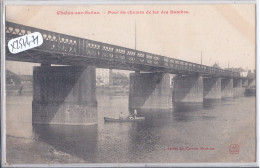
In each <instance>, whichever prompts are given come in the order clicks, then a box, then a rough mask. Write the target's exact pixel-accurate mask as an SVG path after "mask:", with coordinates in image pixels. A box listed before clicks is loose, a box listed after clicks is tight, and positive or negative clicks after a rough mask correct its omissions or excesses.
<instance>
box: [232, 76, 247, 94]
mask: <svg viewBox="0 0 260 168" xmlns="http://www.w3.org/2000/svg"><path fill="white" fill-rule="evenodd" d="M242 86H243V82H242V79H233V89H234V97H241V96H243V95H244V93H245V89H244V88H243V87H242Z"/></svg>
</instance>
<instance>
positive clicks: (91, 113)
mask: <svg viewBox="0 0 260 168" xmlns="http://www.w3.org/2000/svg"><path fill="white" fill-rule="evenodd" d="M32 122H33V123H39V124H65V125H92V124H97V100H96V71H95V67H91V66H89V67H74V66H39V67H34V69H33V102H32Z"/></svg>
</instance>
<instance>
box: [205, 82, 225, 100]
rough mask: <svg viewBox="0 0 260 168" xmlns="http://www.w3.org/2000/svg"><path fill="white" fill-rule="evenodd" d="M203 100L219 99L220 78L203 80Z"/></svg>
mask: <svg viewBox="0 0 260 168" xmlns="http://www.w3.org/2000/svg"><path fill="white" fill-rule="evenodd" d="M203 96H204V99H221V78H204V79H203Z"/></svg>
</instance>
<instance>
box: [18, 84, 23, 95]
mask: <svg viewBox="0 0 260 168" xmlns="http://www.w3.org/2000/svg"><path fill="white" fill-rule="evenodd" d="M18 93H19V95H22V94H23V86H21V87H20V88H19V90H18Z"/></svg>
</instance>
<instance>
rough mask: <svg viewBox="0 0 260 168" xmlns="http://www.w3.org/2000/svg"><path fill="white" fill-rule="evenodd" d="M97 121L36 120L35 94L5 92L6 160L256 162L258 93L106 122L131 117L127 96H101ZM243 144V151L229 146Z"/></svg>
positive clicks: (11, 162) (25, 161) (22, 161)
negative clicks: (65, 123) (46, 122)
mask: <svg viewBox="0 0 260 168" xmlns="http://www.w3.org/2000/svg"><path fill="white" fill-rule="evenodd" d="M97 101H98V124H97V125H94V126H62V125H37V124H36V125H34V124H32V107H31V106H32V104H31V103H32V96H31V95H22V96H20V95H12V96H11V95H10V96H7V104H6V114H7V115H6V116H7V162H8V163H9V164H34V163H41V164H56V163H58V164H61V163H62V164H67V163H188V162H189V163H190V162H254V161H255V152H256V145H255V143H256V140H255V139H256V135H255V115H256V114H255V113H256V108H255V106H256V104H255V97H240V98H231V99H222V100H221V101H207V102H204V103H203V104H177V105H174V107H175V108H173V109H172V110H164V111H160V110H146V111H140V112H139V115H141V116H145V117H146V120H145V121H143V122H136V123H105V122H104V119H103V117H105V116H107V117H118V115H119V113H120V112H121V111H123V113H124V115H126V116H127V115H128V113H129V112H128V95H121V96H115V95H114V96H109V95H104V94H103V95H102V94H99V95H97ZM233 144H237V145H238V146H239V149H238V150H239V153H236V154H234V153H232V151H230V147H232V145H233Z"/></svg>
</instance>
